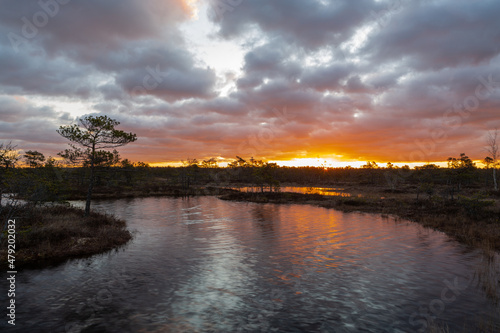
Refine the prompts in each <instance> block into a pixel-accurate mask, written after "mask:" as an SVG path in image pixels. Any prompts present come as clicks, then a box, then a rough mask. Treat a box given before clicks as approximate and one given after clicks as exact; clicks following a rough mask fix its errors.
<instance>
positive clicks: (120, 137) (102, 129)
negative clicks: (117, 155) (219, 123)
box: [57, 116, 137, 216]
mask: <svg viewBox="0 0 500 333" xmlns="http://www.w3.org/2000/svg"><path fill="white" fill-rule="evenodd" d="M119 124H120V123H119V122H118V121H116V120H114V119H111V118H109V117H108V116H86V117H84V118H83V119H80V124H79V125H77V124H73V125H70V126H60V127H59V130H57V133H59V134H60V135H61V136H63V137H64V138H66V139H68V140H70V141H71V142H74V143H75V144H77V145H79V146H81V147H83V148H80V147H77V146H76V145H74V144H70V146H71V148H72V149H66V150H65V151H64V152H62V153H61V156H63V157H65V158H67V159H69V160H71V161H78V160H81V161H83V162H84V163H87V165H88V166H89V167H90V179H89V187H88V191H87V201H86V204H85V216H88V215H89V213H90V201H91V198H92V190H93V187H94V182H95V166H96V164H98V163H102V162H103V161H109V159H112V155H113V153H114V152H115V151H116V150H115V151H114V152H113V153H109V152H107V151H106V149H111V148H116V147H120V146H124V145H126V144H128V143H130V142H134V141H136V140H137V136H136V135H135V134H134V133H126V132H124V131H121V130H117V129H116V128H115V127H116V126H118V125H119ZM110 154H111V155H110Z"/></svg>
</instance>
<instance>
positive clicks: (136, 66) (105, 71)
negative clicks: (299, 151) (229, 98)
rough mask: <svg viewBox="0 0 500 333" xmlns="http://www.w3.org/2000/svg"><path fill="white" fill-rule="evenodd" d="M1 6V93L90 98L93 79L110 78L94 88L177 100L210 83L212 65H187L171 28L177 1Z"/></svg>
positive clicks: (179, 6) (181, 11)
mask: <svg viewBox="0 0 500 333" xmlns="http://www.w3.org/2000/svg"><path fill="white" fill-rule="evenodd" d="M62 3H66V4H62ZM40 4H43V5H40ZM1 5H2V11H0V32H2V33H1V39H0V47H1V48H0V63H1V64H2V65H3V66H2V68H6V70H3V71H2V73H0V88H3V89H2V90H3V91H5V92H8V93H17V94H21V93H25V94H41V95H60V96H66V97H75V98H90V97H92V98H96V97H98V96H99V94H98V92H97V91H95V87H96V86H97V83H98V82H100V81H103V80H107V81H109V79H110V78H114V80H113V83H114V84H116V85H118V86H117V87H113V86H112V85H110V84H109V83H108V84H106V85H104V86H105V87H106V88H105V89H104V90H103V91H102V92H101V93H102V94H103V95H104V96H105V97H106V98H108V99H109V98H111V99H113V98H114V99H119V98H123V97H125V94H124V93H128V94H132V93H133V92H134V91H133V90H134V88H136V87H137V89H136V91H138V90H140V91H141V94H146V95H148V94H151V95H155V96H157V97H160V98H164V99H167V100H176V99H183V98H189V97H193V96H205V97H206V96H209V95H210V93H211V90H212V86H213V85H214V83H215V75H214V73H213V71H212V70H210V69H207V68H199V67H197V66H196V65H195V64H194V59H193V55H192V54H191V53H190V52H189V51H188V50H187V49H186V45H184V44H183V43H184V42H183V39H182V37H181V36H180V35H179V32H178V30H177V28H176V24H178V23H179V22H181V21H182V20H185V19H186V18H187V17H188V13H187V12H186V8H184V5H183V3H182V2H181V1H160V0H154V1H149V2H148V4H147V5H144V3H143V2H141V1H137V0H126V1H115V0H113V1H79V0H73V1H65V2H63V1H59V2H57V1H55V0H52V1H49V0H47V1H41V2H38V1H4V2H3V3H2V4H1ZM4 8H8V10H3V9H4ZM41 18H46V21H43V20H42V19H41ZM43 23H45V24H43ZM13 36H14V37H13ZM159 76H161V77H159ZM151 87H154V89H150V88H151ZM139 88H142V89H139ZM121 90H123V91H121Z"/></svg>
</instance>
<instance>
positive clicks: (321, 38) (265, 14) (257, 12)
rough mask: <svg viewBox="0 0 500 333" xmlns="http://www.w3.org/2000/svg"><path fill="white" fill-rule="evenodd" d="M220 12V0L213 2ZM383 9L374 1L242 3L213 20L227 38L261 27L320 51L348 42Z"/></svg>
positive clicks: (261, 0) (269, 33)
mask: <svg viewBox="0 0 500 333" xmlns="http://www.w3.org/2000/svg"><path fill="white" fill-rule="evenodd" d="M212 3H213V4H214V7H213V8H214V10H216V8H217V7H216V4H217V1H215V0H214V1H212ZM380 8H382V6H381V5H380V4H378V3H377V2H376V1H373V0H359V1H302V0H274V1H268V0H253V1H242V3H241V5H239V6H238V7H236V8H235V9H234V10H232V11H230V12H227V13H224V14H225V15H223V16H222V17H221V15H217V13H216V12H214V11H212V13H211V16H210V17H211V18H212V19H213V20H214V21H216V22H218V23H219V24H220V30H219V33H220V34H221V35H222V36H224V37H227V38H232V37H235V36H238V35H242V34H245V33H246V32H247V29H248V28H250V27H252V26H258V27H259V29H260V30H261V31H262V32H263V33H265V34H268V35H270V36H282V37H283V38H284V39H286V40H287V41H289V42H292V43H297V44H299V45H301V46H304V47H306V48H317V47H321V46H324V45H325V44H330V43H339V42H342V41H345V40H346V39H348V38H349V37H350V36H351V35H352V33H353V32H354V31H355V29H356V27H358V26H360V25H362V24H363V23H364V22H366V21H367V20H369V18H370V14H371V12H372V11H378V10H379V9H380Z"/></svg>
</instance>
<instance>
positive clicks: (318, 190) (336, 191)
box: [234, 186, 351, 197]
mask: <svg viewBox="0 0 500 333" xmlns="http://www.w3.org/2000/svg"><path fill="white" fill-rule="evenodd" d="M234 189H235V190H239V191H241V192H260V191H261V188H260V187H255V186H245V187H239V188H234ZM280 190H281V192H292V193H302V194H321V195H329V196H335V197H350V196H351V194H350V193H345V192H343V191H344V189H343V188H338V187H333V188H330V187H305V186H283V187H281V188H280Z"/></svg>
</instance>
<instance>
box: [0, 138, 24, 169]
mask: <svg viewBox="0 0 500 333" xmlns="http://www.w3.org/2000/svg"><path fill="white" fill-rule="evenodd" d="M20 159H21V157H20V156H19V152H18V151H17V149H16V146H14V145H13V144H12V142H9V143H7V144H3V143H0V167H2V168H5V169H9V168H13V167H14V166H15V165H16V163H17V161H19V160H20Z"/></svg>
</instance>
